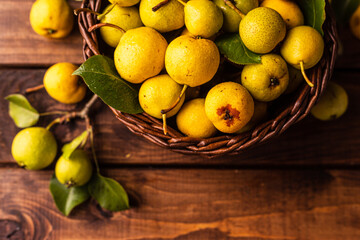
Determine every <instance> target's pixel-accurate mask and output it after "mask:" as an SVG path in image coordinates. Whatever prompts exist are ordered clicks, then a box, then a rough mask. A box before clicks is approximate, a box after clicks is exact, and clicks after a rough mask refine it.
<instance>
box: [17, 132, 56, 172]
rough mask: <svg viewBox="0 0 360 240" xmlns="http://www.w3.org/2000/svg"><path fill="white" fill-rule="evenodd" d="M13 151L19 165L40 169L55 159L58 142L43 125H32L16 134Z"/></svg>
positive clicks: (30, 168)
mask: <svg viewBox="0 0 360 240" xmlns="http://www.w3.org/2000/svg"><path fill="white" fill-rule="evenodd" d="M11 153H12V155H13V157H14V159H15V161H16V162H17V163H18V164H19V166H21V167H24V168H26V169H29V170H39V169H43V168H45V167H47V166H49V165H50V164H51V163H52V162H53V161H54V159H55V156H56V153H57V144H56V140H55V138H54V135H53V134H52V133H51V132H50V131H49V130H47V129H45V128H43V127H30V128H25V129H23V130H21V131H20V132H19V133H18V134H16V136H15V138H14V140H13V142H12V147H11Z"/></svg>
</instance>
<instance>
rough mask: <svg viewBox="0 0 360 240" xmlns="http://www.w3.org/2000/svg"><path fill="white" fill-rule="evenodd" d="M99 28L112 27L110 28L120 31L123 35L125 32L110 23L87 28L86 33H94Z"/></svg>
mask: <svg viewBox="0 0 360 240" xmlns="http://www.w3.org/2000/svg"><path fill="white" fill-rule="evenodd" d="M101 27H112V28H116V29H118V30H120V31H122V32H123V33H125V32H126V31H125V30H124V29H122V28H121V27H119V26H117V25H115V24H111V23H98V24H95V25H93V26H91V27H89V29H88V32H92V31H94V30H95V29H98V28H101Z"/></svg>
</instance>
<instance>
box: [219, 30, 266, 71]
mask: <svg viewBox="0 0 360 240" xmlns="http://www.w3.org/2000/svg"><path fill="white" fill-rule="evenodd" d="M215 43H216V45H217V46H218V48H219V51H220V53H221V54H223V55H224V56H225V58H226V59H227V60H229V61H230V62H233V63H235V64H240V65H244V64H253V63H261V55H259V54H257V53H254V52H252V51H250V50H249V49H247V48H246V47H245V45H244V43H243V42H242V41H241V38H240V36H239V34H237V33H234V34H225V35H222V36H220V37H219V38H218V39H216V41H215Z"/></svg>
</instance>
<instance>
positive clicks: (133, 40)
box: [114, 27, 168, 83]
mask: <svg viewBox="0 0 360 240" xmlns="http://www.w3.org/2000/svg"><path fill="white" fill-rule="evenodd" d="M167 46H168V44H167V42H166V40H165V38H164V37H163V36H162V35H161V34H160V33H158V32H157V31H156V30H154V29H152V28H150V27H140V28H135V29H130V30H128V31H127V32H126V33H125V34H124V35H123V36H122V37H121V39H120V42H119V44H118V46H117V47H116V49H115V52H114V61H115V67H116V69H117V71H118V72H119V74H120V76H121V77H122V78H123V79H125V80H126V81H129V82H131V83H141V82H143V81H144V80H146V79H148V78H150V77H153V76H155V75H157V74H159V73H160V71H161V70H162V69H163V68H164V64H165V60H164V59H165V51H166V48H167Z"/></svg>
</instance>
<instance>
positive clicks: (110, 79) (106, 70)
mask: <svg viewBox="0 0 360 240" xmlns="http://www.w3.org/2000/svg"><path fill="white" fill-rule="evenodd" d="M73 74H74V75H79V76H81V77H82V78H83V79H84V82H85V83H86V85H87V86H88V87H89V89H90V90H91V91H93V92H94V93H95V94H96V95H98V96H99V97H100V98H101V99H102V100H103V101H104V102H105V103H106V104H107V105H109V106H111V107H113V108H115V109H116V110H119V111H121V112H125V113H131V114H135V113H141V112H143V110H142V108H141V106H140V104H139V100H138V89H137V87H136V86H135V85H133V84H131V83H129V82H126V81H125V80H123V79H122V78H121V77H120V76H119V74H118V72H117V71H116V68H115V64H114V61H113V60H112V59H111V58H108V57H106V56H103V55H96V56H92V57H91V58H89V59H88V60H86V61H85V62H84V63H83V64H82V65H81V66H80V67H79V68H78V69H77V70H75V72H74V73H73Z"/></svg>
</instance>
